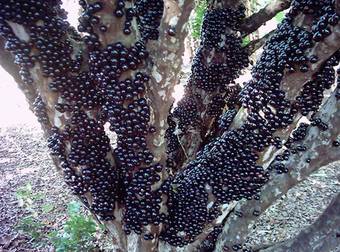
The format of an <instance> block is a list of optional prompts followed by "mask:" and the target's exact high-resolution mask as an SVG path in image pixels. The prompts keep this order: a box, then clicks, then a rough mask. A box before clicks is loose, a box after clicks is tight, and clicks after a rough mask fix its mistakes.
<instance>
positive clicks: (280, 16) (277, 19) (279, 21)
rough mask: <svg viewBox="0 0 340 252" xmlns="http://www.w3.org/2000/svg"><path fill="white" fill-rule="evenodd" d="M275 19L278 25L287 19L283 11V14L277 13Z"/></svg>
mask: <svg viewBox="0 0 340 252" xmlns="http://www.w3.org/2000/svg"><path fill="white" fill-rule="evenodd" d="M274 18H275V20H276V21H277V22H278V23H281V22H282V20H283V19H284V18H285V14H284V13H283V11H281V12H279V13H277V14H276V16H275V17H274Z"/></svg>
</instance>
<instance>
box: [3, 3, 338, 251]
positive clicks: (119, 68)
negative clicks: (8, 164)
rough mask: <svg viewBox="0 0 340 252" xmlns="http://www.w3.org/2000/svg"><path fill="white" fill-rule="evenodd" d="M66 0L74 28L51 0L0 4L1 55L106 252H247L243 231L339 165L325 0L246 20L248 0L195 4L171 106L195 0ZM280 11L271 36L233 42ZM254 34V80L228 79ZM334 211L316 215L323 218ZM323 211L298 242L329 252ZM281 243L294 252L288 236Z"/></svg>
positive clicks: (334, 24) (334, 31)
mask: <svg viewBox="0 0 340 252" xmlns="http://www.w3.org/2000/svg"><path fill="white" fill-rule="evenodd" d="M79 3H80V5H81V7H82V8H83V12H82V15H81V16H80V19H79V20H80V25H79V27H78V31H76V30H75V29H74V28H73V27H71V26H70V25H69V24H68V23H67V21H65V20H66V13H65V12H64V11H63V10H62V9H61V7H60V6H61V1H60V0H45V1H42V0H36V1H32V0H23V1H14V0H9V1H1V2H0V35H1V36H2V40H1V43H2V46H1V51H0V53H1V60H0V62H1V65H2V66H3V67H4V68H5V69H6V70H7V71H8V72H9V73H11V74H12V76H13V77H14V78H15V80H16V81H17V82H18V84H19V87H20V89H21V90H22V91H23V92H24V93H25V95H26V98H27V100H28V103H29V105H30V107H31V109H32V110H34V112H35V114H36V115H37V117H38V120H39V122H40V123H41V125H42V128H43V130H44V132H45V135H46V138H48V146H49V147H50V148H51V155H52V157H53V160H54V162H55V165H56V167H57V169H58V170H60V172H61V174H63V176H64V178H65V181H66V183H67V184H68V185H69V186H70V187H71V189H72V190H73V192H74V193H75V194H76V195H77V196H78V197H79V199H80V200H81V201H82V202H83V204H84V205H85V206H86V207H87V208H88V209H89V210H90V211H91V212H92V213H93V215H94V216H95V217H96V218H97V220H98V222H100V223H102V224H104V225H105V226H106V228H107V229H108V230H109V232H110V234H111V235H112V239H113V243H114V244H115V245H116V251H195V250H200V251H212V250H214V249H215V250H216V251H232V250H234V251H238V250H242V249H243V251H250V248H244V247H243V248H242V246H243V245H242V244H243V242H244V239H245V237H246V235H247V233H248V229H249V224H252V223H253V222H254V221H255V220H256V218H257V217H258V216H259V215H260V214H261V213H262V212H263V211H264V210H265V209H267V208H268V207H269V206H270V205H271V204H272V203H273V202H274V201H275V200H276V199H277V198H279V197H280V196H281V195H282V194H284V193H286V192H287V191H288V190H289V189H290V188H292V187H293V186H294V185H296V184H297V183H299V182H301V181H303V180H304V179H305V178H307V177H308V175H310V174H311V173H312V172H313V171H315V170H317V169H318V168H319V167H321V166H322V165H325V164H327V163H329V162H332V161H335V160H337V159H338V157H339V153H340V150H339V148H337V146H339V145H340V142H339V139H338V138H337V137H338V134H339V125H340V124H339V120H340V119H339V118H340V117H339V111H340V110H339V102H338V99H339V96H340V95H339V90H338V87H337V84H336V78H335V76H336V71H335V70H334V68H335V66H337V65H338V63H339V57H340V54H339V48H340V43H339V41H340V26H339V24H338V23H339V16H338V14H339V11H340V8H339V6H340V2H339V1H338V0H336V1H331V0H322V1H305V0H293V1H287V0H277V1H273V2H271V3H269V4H268V5H267V6H266V7H264V9H262V10H260V11H259V12H258V13H255V14H253V15H251V16H248V17H247V16H246V14H245V13H246V11H247V9H246V8H245V6H249V2H248V1H243V0H242V1H241V0H234V1H228V0H221V1H217V0H214V1H213V0H212V1H207V2H206V6H207V10H206V13H205V16H204V19H203V24H202V30H201V37H200V43H199V45H198V48H197V49H196V51H195V55H194V57H193V59H192V67H191V74H190V77H189V80H188V82H187V84H186V87H185V95H184V97H183V98H182V99H181V100H180V101H179V102H178V104H177V105H176V106H173V102H174V100H173V98H172V96H171V94H172V92H173V89H174V87H175V86H176V85H177V84H178V83H179V81H180V78H181V75H180V72H181V68H182V65H183V59H182V55H183V52H184V50H185V44H184V40H185V38H186V37H187V36H188V29H187V24H188V19H189V16H190V13H191V11H192V9H193V7H194V4H195V3H194V1H173V0H164V1H162V0H149V1H146V0H135V1H130V0H129V1H125V0H118V1H92V0H88V1H85V0H80V1H79ZM196 4H199V3H196ZM288 8H290V9H289V12H288V13H287V15H286V18H285V19H284V20H283V21H282V23H281V24H280V25H279V26H278V28H277V29H276V30H275V32H272V33H270V34H269V35H268V36H265V37H264V38H262V39H258V40H254V41H252V42H250V44H249V45H247V46H244V45H242V38H243V37H245V36H247V35H248V34H250V33H251V32H254V31H256V30H257V29H258V28H259V26H261V25H262V24H263V23H264V22H266V21H268V20H269V19H271V18H272V17H273V16H275V15H276V14H277V13H278V12H280V11H282V10H284V9H288ZM265 40H266V44H265V46H264V50H263V53H262V56H261V58H260V59H259V60H258V61H257V62H256V65H255V66H254V67H253V69H252V80H250V81H249V82H247V83H245V84H242V85H240V84H239V83H237V82H236V79H237V78H238V77H239V76H240V74H241V73H242V70H244V69H245V68H246V67H247V66H248V65H249V55H250V53H251V52H252V50H256V49H257V48H259V47H260V46H262V45H263V43H264V41H265ZM3 48H4V49H6V50H7V51H6V50H3ZM14 63H15V64H14ZM104 125H109V126H108V127H109V130H110V131H113V132H114V133H115V134H116V135H117V143H116V146H113V145H111V144H110V140H109V138H108V136H107V131H108V129H106V127H104ZM307 146H308V147H307ZM336 201H338V198H337V199H336ZM338 205H339V204H336V202H335V203H334V202H333V203H332V204H331V205H330V206H329V208H328V209H327V210H326V211H325V213H324V215H325V216H327V218H331V219H332V220H334V221H333V224H334V223H339V220H338V217H337V216H336V214H334V209H335V207H338ZM240 212H242V213H243V217H242V218H238V217H237V215H240ZM325 218H326V217H324V216H321V217H320V219H319V220H318V221H317V222H316V223H315V224H314V225H315V226H316V227H317V228H313V227H311V228H309V229H308V230H306V231H304V232H305V233H304V234H305V235H304V234H299V236H298V238H297V239H299V241H304V242H306V244H309V246H312V245H311V244H310V243H311V241H312V238H313V237H314V238H315V237H317V239H318V240H319V242H320V244H321V245H320V246H321V247H322V248H327V251H332V248H334V246H336V242H334V241H333V240H332V239H331V238H330V239H320V236H321V235H324V234H329V233H332V232H335V228H336V226H337V225H332V227H331V228H326V225H327V221H325ZM327 218H326V219H327ZM316 231H318V233H316ZM314 240H315V239H314ZM275 246H280V245H274V247H273V248H260V249H265V250H266V251H278V250H275ZM281 246H289V248H292V249H293V250H292V251H303V250H301V249H300V248H299V246H298V243H297V242H294V241H289V242H287V243H286V244H283V245H281ZM314 248H315V247H314ZM271 249H272V250H271ZM273 249H274V250H273ZM280 249H281V248H280ZM283 251H284V250H283ZM315 251H321V250H317V249H315ZM322 251H326V250H322Z"/></svg>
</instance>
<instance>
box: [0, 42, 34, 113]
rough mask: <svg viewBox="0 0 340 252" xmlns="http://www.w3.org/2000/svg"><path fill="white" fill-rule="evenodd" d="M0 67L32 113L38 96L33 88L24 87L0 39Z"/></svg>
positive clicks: (10, 56)
mask: <svg viewBox="0 0 340 252" xmlns="http://www.w3.org/2000/svg"><path fill="white" fill-rule="evenodd" d="M0 66H1V67H2V68H3V69H4V70H5V71H6V72H8V73H9V74H10V75H11V76H12V77H13V79H14V81H15V82H16V83H17V84H18V86H19V87H20V89H21V90H22V91H23V93H24V95H25V97H26V100H27V102H28V104H29V108H30V109H31V110H32V111H33V103H34V100H35V98H36V97H37V96H38V94H37V93H36V91H35V89H34V87H33V86H28V85H24V84H23V81H22V80H21V76H20V74H19V70H20V69H19V67H18V66H17V65H16V64H14V57H13V55H12V54H11V53H10V52H8V51H6V50H5V41H4V39H3V38H1V37H0Z"/></svg>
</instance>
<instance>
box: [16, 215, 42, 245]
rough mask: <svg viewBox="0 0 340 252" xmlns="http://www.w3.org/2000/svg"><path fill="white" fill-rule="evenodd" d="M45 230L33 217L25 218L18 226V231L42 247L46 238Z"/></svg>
mask: <svg viewBox="0 0 340 252" xmlns="http://www.w3.org/2000/svg"><path fill="white" fill-rule="evenodd" d="M43 228H44V224H43V223H42V222H41V221H40V220H39V219H38V218H37V217H34V216H33V215H29V216H26V217H23V218H22V219H20V221H19V222H18V223H17V225H16V229H17V230H20V231H21V232H22V233H24V234H26V235H28V236H29V237H31V238H32V239H33V241H35V242H36V244H37V245H40V242H41V240H42V239H43V238H44V232H43Z"/></svg>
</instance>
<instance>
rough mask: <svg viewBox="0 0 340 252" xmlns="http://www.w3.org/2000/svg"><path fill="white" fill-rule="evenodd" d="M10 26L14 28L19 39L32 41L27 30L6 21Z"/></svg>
mask: <svg viewBox="0 0 340 252" xmlns="http://www.w3.org/2000/svg"><path fill="white" fill-rule="evenodd" d="M6 22H7V23H8V24H9V26H10V27H11V28H12V30H13V32H14V34H15V36H17V37H18V38H19V39H21V40H23V41H25V42H28V41H29V40H30V36H29V35H28V33H27V32H26V30H25V28H24V27H23V26H22V25H20V24H17V23H13V22H11V21H6Z"/></svg>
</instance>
